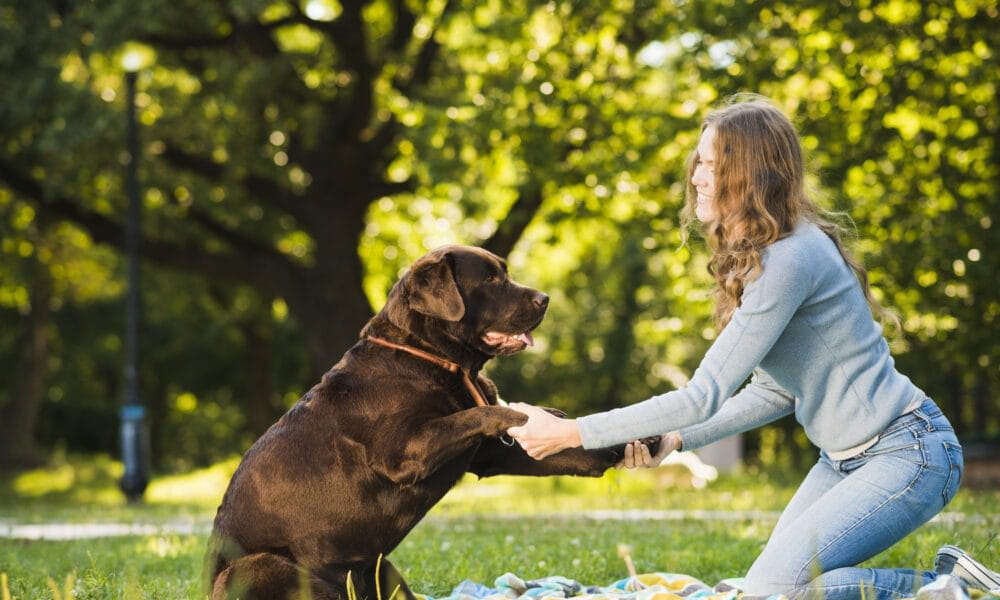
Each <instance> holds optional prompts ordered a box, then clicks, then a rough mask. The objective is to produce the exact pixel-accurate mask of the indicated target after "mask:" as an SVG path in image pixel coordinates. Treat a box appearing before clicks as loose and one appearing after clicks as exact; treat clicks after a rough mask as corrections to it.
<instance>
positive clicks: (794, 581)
mask: <svg viewBox="0 0 1000 600" xmlns="http://www.w3.org/2000/svg"><path fill="white" fill-rule="evenodd" d="M811 562H812V561H808V560H804V559H799V560H796V559H795V558H794V557H791V556H788V555H787V554H785V555H783V556H768V552H767V551H766V550H765V552H764V554H761V555H760V556H759V557H758V558H757V560H756V561H755V562H754V564H753V566H752V567H750V570H749V571H747V574H746V577H745V578H744V584H743V592H744V594H746V595H749V596H765V597H766V596H771V595H776V594H784V595H786V596H788V595H789V594H790V593H791V592H792V591H794V590H796V589H798V588H802V587H804V586H807V585H808V584H809V582H810V581H812V580H813V578H815V577H816V576H817V575H819V571H818V570H817V569H814V568H813V569H811V568H810V564H811Z"/></svg>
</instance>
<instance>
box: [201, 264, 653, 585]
mask: <svg viewBox="0 0 1000 600" xmlns="http://www.w3.org/2000/svg"><path fill="white" fill-rule="evenodd" d="M548 302H549V299H548V296H546V295H545V294H543V293H541V292H539V291H537V290H533V289H531V288H528V287H525V286H523V285H519V284H518V283H516V282H514V280H513V279H511V278H510V276H509V275H508V274H507V264H506V262H504V261H503V260H502V259H501V258H499V257H497V256H495V255H493V254H491V253H490V252H487V251H485V250H482V249H479V248H473V247H466V246H445V247H442V248H438V249H436V250H434V251H432V252H430V253H428V254H427V255H426V256H424V257H422V258H420V259H419V260H418V261H417V262H416V263H414V264H413V266H412V267H411V268H410V270H409V271H408V272H407V273H406V274H405V275H404V276H403V277H402V278H401V279H400V280H399V281H398V282H397V283H396V285H395V286H393V288H392V290H391V291H390V293H389V297H388V300H387V301H386V304H385V306H384V307H383V308H382V310H381V312H379V313H378V314H377V315H376V316H375V317H373V318H372V319H371V321H369V322H368V324H367V325H366V326H365V327H364V329H363V330H362V331H361V336H360V339H359V341H358V342H357V343H356V344H355V345H354V346H353V347H352V348H351V349H350V350H348V351H347V353H346V354H345V355H344V357H343V358H342V359H341V360H340V362H338V363H337V364H335V365H334V366H333V368H331V369H330V370H329V371H328V372H327V373H326V374H325V375H324V376H323V379H322V381H321V382H320V383H318V384H317V385H316V386H315V387H313V388H312V389H311V390H309V391H308V392H307V393H306V394H305V395H304V396H303V397H302V398H301V399H300V400H299V401H298V403H297V404H295V406H293V407H292V408H291V409H290V410H289V411H288V412H287V413H285V415H284V416H282V417H281V419H280V420H279V421H278V422H277V423H275V424H274V425H272V426H271V428H270V429H268V430H267V432H266V433H264V435H262V436H261V437H260V439H258V440H257V442H256V443H254V444H253V446H251V447H250V449H249V450H248V451H247V452H246V454H245V455H244V456H243V460H242V462H241V463H240V465H239V467H238V468H237V469H236V472H235V473H234V474H233V478H232V480H231V481H230V482H229V487H228V489H227V490H226V493H225V496H224V497H223V499H222V504H221V505H220V506H219V509H218V513H217V514H216V517H215V524H214V527H213V531H212V536H211V539H210V541H209V552H208V556H207V564H206V575H207V578H208V582H207V586H208V587H209V588H210V590H211V597H212V598H213V600H214V599H222V598H237V597H238V598H244V599H248V598H267V599H276V598H290V597H296V598H297V597H298V594H299V593H300V591H306V590H303V589H302V588H303V587H305V586H308V587H309V588H311V589H309V590H308V591H307V593H311V594H312V598H314V599H315V600H324V599H336V600H342V599H345V598H347V593H346V589H347V586H348V579H350V585H351V586H353V587H354V590H355V591H356V593H357V597H358V598H364V597H368V598H371V599H373V600H374V599H375V596H376V590H378V591H381V593H382V595H383V597H384V598H385V600H387V599H388V598H389V596H390V594H392V593H393V592H395V594H396V596H395V600H404V599H408V598H414V595H413V594H412V593H411V591H410V590H409V588H408V587H407V585H406V583H405V582H404V581H403V578H402V577H401V576H400V575H399V573H398V572H397V571H396V569H395V568H394V567H393V566H392V564H390V563H389V562H388V561H387V560H384V559H380V557H382V556H385V555H388V554H389V553H390V552H392V550H393V549H394V548H395V547H396V546H397V545H398V544H399V543H400V541H402V539H403V538H404V537H405V536H406V534H407V533H408V532H409V531H410V530H411V529H412V528H413V527H414V526H415V525H416V524H417V522H419V521H420V519H421V518H422V517H423V516H424V515H425V514H426V513H427V511H428V510H430V508H431V507H432V506H434V504H435V503H436V502H437V501H438V500H440V499H441V497H442V496H444V495H445V493H446V492H447V491H448V490H450V489H451V488H452V486H454V485H455V483H456V482H457V481H458V480H459V479H460V478H461V477H462V475H463V474H464V473H466V472H472V473H475V474H477V475H479V476H480V477H487V476H490V475H498V474H502V473H503V474H519V475H555V474H570V475H587V476H599V475H601V474H602V473H603V472H604V471H605V470H606V469H608V468H609V467H611V466H613V465H614V464H615V463H616V462H618V461H619V460H620V459H621V458H622V455H623V448H622V447H619V448H613V449H604V450H592V451H588V450H582V449H580V448H574V449H569V450H564V451H563V452H560V453H558V454H556V455H553V456H551V457H548V458H546V459H545V460H542V461H536V460H534V459H532V458H530V457H529V456H528V455H527V454H525V452H524V451H523V450H521V448H520V446H518V445H516V444H514V443H513V442H512V441H511V440H510V439H509V438H506V435H505V432H506V430H507V428H508V427H512V426H515V425H520V424H522V423H524V421H525V417H524V415H522V414H521V413H518V412H515V411H513V410H511V409H509V408H506V407H504V406H500V405H498V403H497V391H496V387H495V386H494V385H493V384H492V382H490V381H489V380H488V379H486V378H485V377H483V376H482V375H481V374H480V370H481V369H482V368H483V365H484V364H485V363H486V362H487V361H488V360H490V359H491V358H493V357H494V356H498V355H505V354H513V353H515V352H518V351H520V350H523V349H524V348H525V347H526V346H530V345H532V344H533V343H534V340H533V339H532V337H531V331H532V330H533V329H534V328H535V327H536V326H538V324H539V323H540V322H541V321H542V318H543V316H544V315H545V310H546V308H547V306H548ZM656 442H658V440H651V441H650V443H652V444H654V445H655V443H656ZM654 451H655V449H654ZM376 577H377V578H378V581H376Z"/></svg>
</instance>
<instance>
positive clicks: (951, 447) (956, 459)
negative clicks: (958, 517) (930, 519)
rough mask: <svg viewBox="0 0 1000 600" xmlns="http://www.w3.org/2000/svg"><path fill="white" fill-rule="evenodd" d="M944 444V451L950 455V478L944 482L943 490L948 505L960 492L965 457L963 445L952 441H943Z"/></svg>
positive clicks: (943, 497)
mask: <svg viewBox="0 0 1000 600" xmlns="http://www.w3.org/2000/svg"><path fill="white" fill-rule="evenodd" d="M941 443H942V444H944V453H945V454H946V455H948V480H947V481H946V482H945V484H944V490H943V491H942V492H941V499H942V500H943V501H944V504H945V505H947V504H948V503H949V502H951V499H952V498H954V497H955V493H956V492H958V485H959V484H960V483H961V482H962V471H964V470H965V459H964V458H963V455H962V446H960V445H959V444H957V443H952V442H941Z"/></svg>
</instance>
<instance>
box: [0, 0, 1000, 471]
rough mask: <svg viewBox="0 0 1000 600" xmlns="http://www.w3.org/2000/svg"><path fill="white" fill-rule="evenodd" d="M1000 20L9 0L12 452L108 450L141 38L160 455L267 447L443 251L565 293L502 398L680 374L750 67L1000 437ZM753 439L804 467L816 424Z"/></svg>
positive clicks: (6, 98)
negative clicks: (131, 70) (133, 71)
mask: <svg viewBox="0 0 1000 600" xmlns="http://www.w3.org/2000/svg"><path fill="white" fill-rule="evenodd" d="M998 31H1000V20H998V12H997V7H996V4H995V3H994V2H986V1H980V2H977V1H962V2H948V3H945V2H933V1H923V2H917V1H907V0H889V1H886V2H871V1H868V0H842V1H841V2H837V3H829V2H819V1H814V0H808V1H804V2H799V3H795V5H794V6H792V5H790V4H784V3H774V2H728V1H706V2H697V3H694V2H675V3H659V2H648V1H644V0H621V1H614V2H610V3H607V2H586V1H564V2H529V1H517V0H515V1H512V2H499V1H492V0H491V1H484V2H466V1H463V0H431V1H428V2H416V1H411V0H385V1H380V0H372V1H370V2H351V1H341V2H338V1H336V0H302V1H299V0H294V1H286V0H219V1H218V2H209V3H191V2H182V3H177V2H167V1H166V0H149V1H147V2H142V3H138V4H136V3H134V2H124V1H121V0H93V1H90V2H74V1H72V0H70V1H66V0H53V1H49V2H45V1H42V2H27V1H24V0H20V1H18V0H0V40H2V44H0V72H2V73H3V79H2V84H3V85H2V88H0V236H2V243H0V366H2V369H0V462H3V463H7V464H12V463H18V464H27V463H30V462H32V461H35V460H38V459H39V458H41V457H44V455H45V452H46V451H48V450H49V449H51V448H52V447H53V446H62V447H65V448H67V449H69V450H73V451H108V452H114V451H115V448H116V444H117V441H116V432H117V430H116V422H117V421H116V419H117V417H116V409H117V407H118V405H119V404H120V402H121V397H122V391H121V380H122V376H121V364H122V353H123V348H122V347H123V343H122V331H123V328H124V325H123V321H124V318H123V308H122V306H123V291H124V268H123V266H124V261H123V260H122V253H121V248H122V247H123V245H124V235H123V230H124V228H123V222H124V213H125V205H126V198H125V194H124V191H123V186H124V167H123V165H122V161H123V156H124V155H125V148H124V139H125V117H124V113H125V111H124V98H125V95H124V77H123V69H122V62H121V61H122V57H123V56H124V55H125V54H126V53H132V54H133V55H135V56H139V57H141V58H142V59H143V66H142V68H141V70H140V71H139V87H140V94H139V96H138V106H139V118H140V122H141V124H142V130H141V134H140V135H141V141H142V145H143V153H142V157H141V163H140V181H141V184H142V190H143V192H142V193H143V196H142V197H143V204H144V210H145V213H144V222H143V256H144V265H143V269H144V273H143V280H142V281H143V292H142V294H143V302H144V310H145V313H144V321H143V328H142V332H141V336H142V337H141V344H142V357H143V363H142V374H141V383H142V398H143V400H144V401H145V402H146V403H147V405H148V406H149V408H150V413H151V418H152V426H153V427H152V429H153V441H154V458H155V459H156V460H157V461H158V464H159V467H160V468H161V469H173V468H185V467H189V466H191V465H195V464H203V463H206V462H209V461H211V460H214V459H217V458H220V457H223V456H228V455H230V454H232V453H238V452H242V451H243V450H244V449H245V448H246V446H247V445H248V444H249V443H250V442H251V441H252V440H253V439H254V437H255V436H256V435H258V434H259V433H260V432H262V431H263V430H264V429H265V428H266V427H267V426H268V425H269V424H270V423H271V422H273V420H274V419H275V418H276V417H277V416H278V415H280V414H281V412H283V411H284V410H285V408H286V407H287V406H289V405H290V404H291V403H293V402H294V401H295V400H296V399H297V398H298V396H299V395H300V394H301V393H302V392H304V391H305V390H306V389H308V388H309V387H310V386H311V385H312V384H313V383H314V382H315V381H316V379H317V377H318V375H319V374H320V373H322V371H324V370H325V369H326V368H327V367H328V366H329V365H330V364H332V363H333V362H335V361H336V359H337V358H338V357H339V355H340V354H341V353H342V352H343V351H344V350H345V349H346V348H348V347H349V346H350V345H351V344H352V343H353V341H354V339H355V338H356V335H357V332H358V330H359V329H360V328H361V326H362V325H363V323H364V322H365V320H366V319H367V318H368V317H369V316H370V315H371V314H372V313H373V311H374V310H377V309H378V308H379V307H380V306H381V304H382V302H383V301H384V299H385V295H386V293H387V291H388V289H389V287H390V286H391V285H392V283H393V282H394V281H395V280H396V278H397V277H398V276H399V275H400V274H401V272H402V271H403V269H405V268H406V266H407V265H408V264H409V263H410V262H411V261H412V260H413V259H415V258H416V257H417V256H419V255H421V254H422V253H423V252H425V251H426V250H428V249H430V248H432V247H434V246H436V245H438V244H441V243H449V242H459V243H470V244H477V245H483V246H485V247H487V248H490V249H491V250H494V251H495V252H498V253H500V254H504V255H508V256H509V258H510V261H511V268H512V269H511V270H512V272H513V273H514V275H515V277H517V278H518V279H519V280H521V281H522V282H524V283H527V284H531V285H534V286H537V287H540V288H542V289H545V290H546V291H548V292H549V293H550V294H551V296H552V298H553V301H552V304H551V308H550V313H549V317H548V318H547V320H546V321H545V323H543V325H542V327H541V328H540V329H539V331H538V335H537V336H536V337H537V339H538V341H539V346H538V348H536V349H535V350H533V351H531V352H528V353H524V354H521V355H519V356H516V357H512V358H506V359H501V360H499V361H495V362H494V363H493V364H492V366H491V375H492V377H493V378H494V379H495V380H496V381H497V382H498V384H499V386H500V389H501V390H502V393H503V395H504V396H505V397H506V398H508V399H510V400H521V401H527V402H534V403H544V404H548V405H553V406H558V407H560V408H563V409H566V410H567V411H569V412H571V413H575V414H580V413H583V412H586V411H592V410H598V409H604V408H609V407H613V406H618V405H621V404H623V403H629V402H634V401H637V400H640V399H643V398H645V397H647V396H649V395H651V394H654V393H659V392H662V391H665V390H667V389H671V388H673V387H675V386H678V385H682V384H683V383H684V381H685V380H686V376H687V375H688V374H690V373H691V372H692V371H693V369H694V367H695V366H696V365H697V362H698V360H699V359H700V357H701V355H702V353H703V352H704V350H705V348H706V347H707V346H708V344H709V343H710V342H711V340H712V339H713V338H714V336H715V333H716V332H715V331H714V330H713V329H712V325H711V322H710V319H709V314H710V299H709V294H710V280H709V278H708V276H707V274H706V272H705V263H706V259H707V256H706V252H705V249H704V246H703V244H702V243H701V242H700V240H698V239H697V236H696V235H695V236H693V237H692V241H691V242H690V243H689V244H688V245H687V246H682V244H681V232H680V230H679V225H678V217H677V215H678V212H679V210H680V207H681V204H682V199H683V198H682V197H683V177H684V161H685V159H686V157H687V154H688V153H689V152H690V151H691V149H692V148H693V147H694V146H695V143H696V139H697V134H698V125H699V121H700V118H701V117H702V116H703V115H704V114H705V112H707V111H708V110H710V109H711V108H712V106H713V105H715V104H717V103H719V102H720V101H722V100H723V99H724V98H725V97H727V96H729V95H730V94H732V93H735V92H740V91H755V92H760V93H763V94H766V95H768V96H771V97H773V98H774V99H775V100H776V101H777V102H778V103H779V104H780V105H781V106H782V107H784V108H785V110H786V111H787V112H788V113H789V114H790V115H791V116H792V117H793V119H794V120H795V122H796V124H797V125H798V126H799V128H800V131H801V133H802V135H803V140H804V143H805V146H806V150H807V152H808V154H809V156H810V159H811V162H812V166H813V168H814V171H815V177H814V180H813V185H814V187H815V189H816V192H817V194H818V195H820V196H821V197H822V198H823V201H824V204H825V205H826V206H828V207H829V208H832V209H835V210H840V211H843V212H845V213H846V214H847V215H849V217H851V218H852V219H853V220H854V222H855V223H856V226H857V231H858V243H857V244H856V247H855V251H856V252H857V253H858V254H859V255H860V256H861V257H862V258H863V259H864V261H865V263H866V265H867V266H868V267H869V269H870V272H871V276H872V281H873V283H874V285H875V287H876V292H877V293H878V294H879V296H880V297H881V298H882V299H883V300H884V302H885V303H886V304H888V305H889V306H890V307H892V308H894V309H895V310H897V311H898V312H899V314H900V315H901V317H902V320H903V323H904V332H903V333H902V334H901V335H898V336H895V337H894V338H893V339H894V341H893V347H894V351H895V354H896V356H897V361H898V363H899V365H900V368H901V370H902V371H903V372H904V373H906V374H908V375H909V376H910V377H911V378H912V379H913V380H914V381H915V382H916V383H917V384H918V385H920V386H921V387H922V388H924V389H925V390H926V391H927V392H928V393H930V394H931V396H932V397H934V398H935V399H937V400H938V401H939V403H940V404H942V406H943V407H944V408H945V410H946V412H947V413H948V414H949V416H951V417H952V420H953V421H954V422H955V424H956V426H957V428H959V430H960V434H961V435H963V436H965V437H967V438H968V437H971V436H989V435H994V436H995V435H997V434H998V433H1000V400H998V399H997V398H998V397H1000V394H998V392H1000V342H998V341H997V338H998V336H997V335H996V333H997V326H998V325H997V317H998V315H1000V292H998V289H997V286H996V284H995V281H994V280H995V278H996V275H997V274H998V273H1000V259H998V255H997V250H998V245H997V236H996V233H995V229H994V227H995V221H996V220H997V219H998V215H1000V210H998V208H1000V207H998V204H1000V193H998V192H1000V158H998V154H997V144H998V140H1000V138H998V136H1000V134H998V122H997V120H998V118H1000V107H998V101H997V93H996V92H997V90H996V85H997V81H998V80H1000V77H998V76H1000V67H998V60H997V52H998V48H997V46H998V44H997V42H998V37H1000V34H998V33H997V32H998ZM748 446H749V448H750V450H751V451H752V453H753V456H754V457H755V460H761V461H780V462H786V463H788V464H793V465H794V464H797V463H798V462H809V461H811V453H808V452H802V450H805V449H806V448H807V447H808V444H807V443H806V442H805V440H804V437H803V435H802V434H801V432H798V430H797V429H796V427H795V426H794V422H792V421H788V422H783V423H779V424H777V425H775V426H772V427H769V428H766V429H764V430H761V431H759V432H755V433H754V434H753V435H752V436H750V437H749V438H748ZM803 457H804V458H803Z"/></svg>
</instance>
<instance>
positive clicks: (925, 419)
mask: <svg viewBox="0 0 1000 600" xmlns="http://www.w3.org/2000/svg"><path fill="white" fill-rule="evenodd" d="M913 416H915V417H917V418H918V419H920V420H921V421H923V422H924V429H926V430H927V431H934V425H933V424H931V418H930V417H928V416H927V415H925V414H924V411H922V410H920V409H919V408H917V409H915V410H914V411H913Z"/></svg>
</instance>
